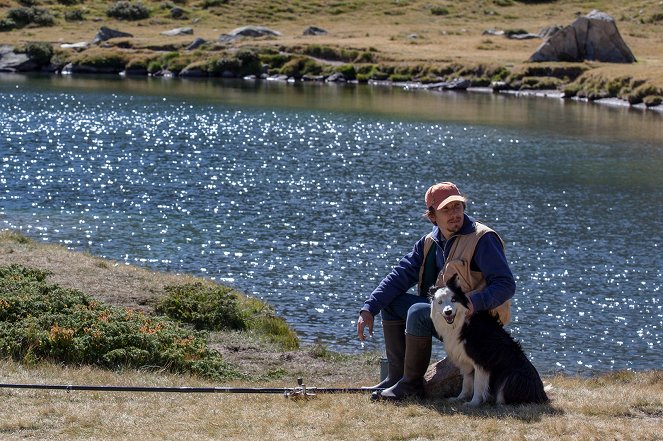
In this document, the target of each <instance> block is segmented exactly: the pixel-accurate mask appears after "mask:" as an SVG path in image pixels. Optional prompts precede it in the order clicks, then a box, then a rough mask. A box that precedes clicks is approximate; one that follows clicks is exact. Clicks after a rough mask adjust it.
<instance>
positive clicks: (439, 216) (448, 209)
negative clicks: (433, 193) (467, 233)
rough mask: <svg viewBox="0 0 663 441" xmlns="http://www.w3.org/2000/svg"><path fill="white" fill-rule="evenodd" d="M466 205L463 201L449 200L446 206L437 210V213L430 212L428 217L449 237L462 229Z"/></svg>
mask: <svg viewBox="0 0 663 441" xmlns="http://www.w3.org/2000/svg"><path fill="white" fill-rule="evenodd" d="M464 211H465V206H464V205H463V203H462V202H459V201H453V202H449V203H448V204H447V205H445V206H444V207H442V208H440V209H438V210H436V211H435V215H433V214H429V215H428V218H429V219H430V220H431V222H433V223H434V224H436V225H437V226H438V228H439V229H440V231H441V232H442V235H443V236H444V237H445V238H446V239H449V238H450V237H451V236H453V235H454V234H456V233H458V232H459V231H460V228H461V227H462V226H463V213H464Z"/></svg>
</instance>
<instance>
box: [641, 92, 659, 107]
mask: <svg viewBox="0 0 663 441" xmlns="http://www.w3.org/2000/svg"><path fill="white" fill-rule="evenodd" d="M642 102H643V103H644V105H645V106H647V107H654V106H659V105H661V103H662V102H663V97H661V96H660V95H647V96H646V97H644V98H643V99H642Z"/></svg>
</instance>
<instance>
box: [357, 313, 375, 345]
mask: <svg viewBox="0 0 663 441" xmlns="http://www.w3.org/2000/svg"><path fill="white" fill-rule="evenodd" d="M373 322H374V319H373V314H371V313H370V312H368V311H362V312H360V313H359V318H358V319H357V335H358V336H359V340H361V341H364V340H366V336H365V335H364V328H366V326H368V335H369V336H372V335H373Z"/></svg>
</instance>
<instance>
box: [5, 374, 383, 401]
mask: <svg viewBox="0 0 663 441" xmlns="http://www.w3.org/2000/svg"><path fill="white" fill-rule="evenodd" d="M0 388H5V389H10V388H11V389H47V390H64V391H67V392H71V391H76V390H83V391H101V392H167V393H234V394H283V396H284V397H285V398H292V399H299V398H304V399H309V398H314V397H315V396H316V395H317V394H342V393H346V394H347V393H366V392H373V391H374V390H375V389H373V388H366V387H306V385H305V384H304V382H303V381H302V378H298V379H297V386H295V387H187V386H184V387H168V386H94V385H76V384H18V383H0Z"/></svg>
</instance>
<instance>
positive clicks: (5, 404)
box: [0, 361, 663, 441]
mask: <svg viewBox="0 0 663 441" xmlns="http://www.w3.org/2000/svg"><path fill="white" fill-rule="evenodd" d="M0 372H2V376H3V381H4V382H17V383H58V384H70V383H74V384H81V383H82V384H126V385H153V386H182V385H186V386H206V385H209V383H206V382H201V381H200V380H199V379H196V378H187V377H181V376H177V377H175V376H171V375H165V374H162V375H155V374H146V373H140V372H135V371H131V372H122V373H113V372H109V371H100V370H96V369H91V368H78V369H72V368H62V367H59V366H49V365H46V366H39V367H33V368H26V367H25V366H21V365H17V364H15V363H11V362H6V361H5V362H0ZM545 381H546V383H549V384H550V385H552V390H551V391H550V392H549V395H550V397H551V398H552V403H551V405H550V406H521V407H509V406H505V407H495V406H484V407H482V408H480V409H466V408H463V407H459V406H457V405H455V404H451V403H449V402H446V401H442V400H428V401H422V402H410V403H408V404H406V405H391V404H386V403H371V402H369V399H368V397H367V396H365V395H350V394H345V395H319V396H318V397H317V398H315V399H312V400H309V401H291V400H286V399H285V398H284V397H283V396H280V395H255V394H254V395H236V394H163V393H125V392H112V393H102V392H80V391H73V392H69V393H67V392H64V391H39V390H15V389H1V390H0V397H2V400H0V412H2V414H3V419H2V421H1V422H0V433H2V438H3V439H11V440H15V439H26V438H30V439H49V440H77V439H125V440H129V439H146V440H157V439H159V440H181V439H190V440H194V439H229V440H261V441H262V440H291V439H306V440H309V439H317V440H349V439H358V438H360V439H367V440H415V439H417V440H419V439H421V440H443V439H455V440H468V441H469V440H493V441H498V440H508V441H512V440H545V441H551V440H564V441H568V440H634V441H635V440H637V441H653V440H660V439H661V434H660V428H661V419H662V418H663V402H662V399H661V397H662V396H663V376H662V375H661V373H660V372H657V373H638V374H630V373H619V374H614V375H608V376H603V377H598V378H592V379H581V378H574V377H554V378H548V379H545Z"/></svg>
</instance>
